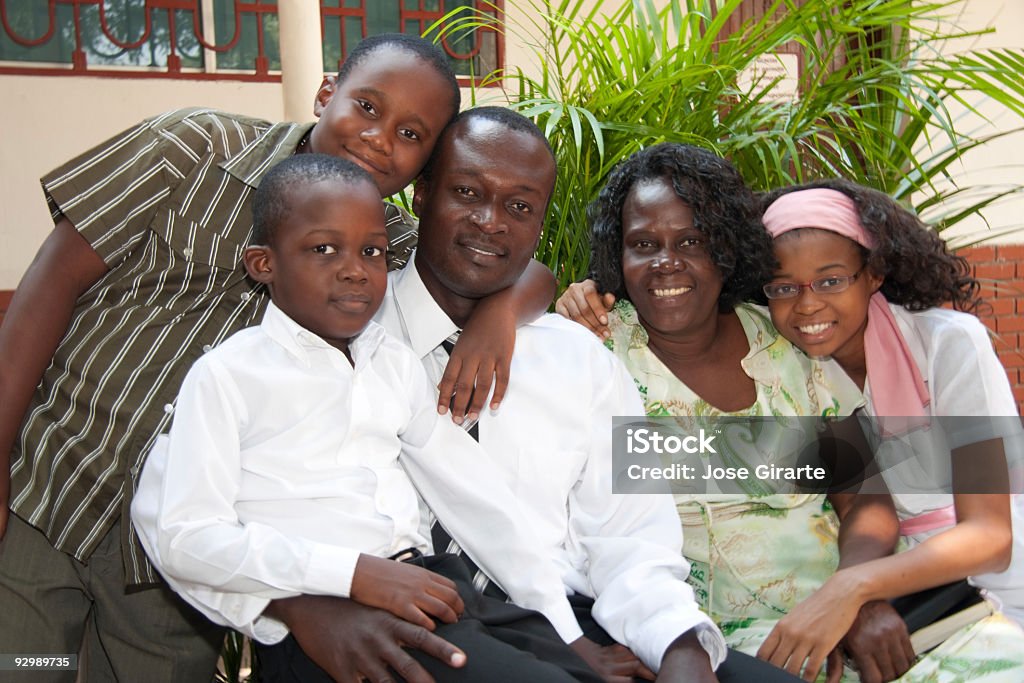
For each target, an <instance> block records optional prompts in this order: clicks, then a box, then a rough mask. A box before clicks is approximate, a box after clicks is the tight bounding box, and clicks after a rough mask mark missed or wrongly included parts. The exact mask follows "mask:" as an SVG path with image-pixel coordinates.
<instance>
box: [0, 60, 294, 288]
mask: <svg viewBox="0 0 1024 683" xmlns="http://www.w3.org/2000/svg"><path fill="white" fill-rule="evenodd" d="M0 93H3V100H4V106H3V108H2V109H0V130H2V131H3V144H2V145H0V188H2V189H0V199H2V206H3V209H2V216H3V218H2V220H0V290H3V289H14V287H15V286H16V285H17V283H18V280H20V279H21V275H22V273H23V272H24V271H25V268H26V267H27V266H28V264H29V263H30V262H31V260H32V257H33V255H34V254H35V252H36V250H37V249H38V247H39V245H40V244H41V243H42V241H43V238H44V237H46V235H47V233H48V232H49V231H50V229H51V228H52V227H53V223H52V222H51V220H50V214H49V212H48V211H47V209H46V201H45V200H44V199H43V192H42V190H41V189H40V187H39V177H40V176H41V175H43V174H44V173H46V172H47V171H49V170H50V169H52V168H53V167H54V166H57V165H58V164H60V163H62V162H64V161H65V160H67V159H70V158H72V157H73V156H75V155H76V154H79V153H81V152H84V151H85V150H86V149H88V148H90V147H92V146H93V145H95V144H97V143H99V142H101V141H103V140H105V139H106V138H108V137H110V136H111V135H113V134H115V133H117V132H118V131H120V130H123V129H124V128H127V127H129V126H131V125H133V124H134V123H136V122H138V121H140V120H141V119H143V118H145V117H147V116H151V115H153V114H158V113H160V112H162V111H165V110H168V109H174V108H176V107H185V106H193V105H201V106H212V107H218V108H221V109H227V110H229V111H235V112H239V113H244V114H250V115H253V116H261V117H266V118H269V119H272V120H277V119H280V117H281V109H282V105H281V94H280V86H279V85H277V84H263V83H260V84H243V83H237V82H233V81H221V82H205V81H203V82H200V81H177V80H167V79H153V80H143V79H103V78H85V77H57V76H46V77H43V76H34V77H29V76H0ZM312 106H313V94H312V93H310V118H311V119H312Z"/></svg>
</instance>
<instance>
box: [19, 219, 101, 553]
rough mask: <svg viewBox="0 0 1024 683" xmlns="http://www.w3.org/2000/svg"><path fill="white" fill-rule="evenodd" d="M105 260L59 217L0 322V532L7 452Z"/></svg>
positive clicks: (97, 278) (69, 222) (99, 274)
mask: <svg viewBox="0 0 1024 683" xmlns="http://www.w3.org/2000/svg"><path fill="white" fill-rule="evenodd" d="M107 270H108V268H107V264H106V263H104V261H103V259H102V258H100V255H99V254H97V253H96V252H95V251H94V250H93V248H92V247H91V246H89V243H88V242H87V241H86V240H85V238H84V237H82V235H81V234H79V232H78V231H77V230H76V229H75V226H74V225H72V224H71V221H70V220H68V219H67V218H65V217H61V218H60V220H58V221H57V224H56V225H55V226H54V228H53V232H51V233H50V235H49V236H48V237H47V238H46V240H45V241H44V242H43V245H42V246H41V247H40V248H39V252H38V253H37V254H36V257H35V259H34V260H33V261H32V264H31V265H30V266H29V267H28V270H27V271H25V275H24V277H22V279H21V283H20V284H19V285H18V289H17V290H16V291H15V292H14V298H13V299H12V300H11V305H10V308H9V309H8V310H7V314H6V315H5V316H4V321H3V324H2V325H0V538H3V535H4V533H5V532H6V530H7V518H8V514H9V511H8V505H9V503H10V486H11V479H10V476H11V467H10V454H11V448H12V447H13V445H14V440H15V439H16V438H17V435H18V430H19V428H20V427H21V423H22V420H23V419H24V417H25V411H26V410H28V405H29V402H30V401H31V399H32V393H33V391H35V388H36V386H37V385H38V384H39V380H40V379H41V378H42V376H43V372H44V371H45V370H46V368H47V367H48V366H49V364H50V361H51V360H52V359H53V354H54V352H55V351H56V350H57V346H58V345H59V344H60V340H61V339H62V338H63V337H64V334H65V332H67V329H68V325H69V324H70V322H71V315H72V313H73V312H74V310H75V302H76V301H77V300H78V297H80V296H81V295H82V293H83V292H85V291H86V290H87V289H89V287H91V286H92V285H93V284H95V283H96V282H97V281H98V280H99V279H100V278H101V277H103V276H104V275H105V274H106V273H107Z"/></svg>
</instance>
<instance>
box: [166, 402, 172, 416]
mask: <svg viewBox="0 0 1024 683" xmlns="http://www.w3.org/2000/svg"><path fill="white" fill-rule="evenodd" d="M164 412H165V413H167V414H168V415H170V414H171V413H173V412H174V406H173V405H171V404H170V403H167V404H165V405H164Z"/></svg>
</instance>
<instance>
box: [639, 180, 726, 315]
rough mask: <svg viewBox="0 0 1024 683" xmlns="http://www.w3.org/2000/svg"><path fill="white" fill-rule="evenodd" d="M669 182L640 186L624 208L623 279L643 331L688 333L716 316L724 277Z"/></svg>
mask: <svg viewBox="0 0 1024 683" xmlns="http://www.w3.org/2000/svg"><path fill="white" fill-rule="evenodd" d="M693 223H694V219H693V209H692V208H691V207H690V206H689V205H688V204H686V203H685V202H684V201H683V200H682V199H680V198H679V196H678V195H677V194H676V192H675V190H674V189H673V187H672V182H671V180H669V179H668V178H655V179H650V180H643V181H640V182H638V183H636V184H635V185H633V187H632V189H631V190H630V191H629V194H628V195H627V196H626V201H625V202H624V203H623V206H622V278H623V282H624V284H625V287H626V292H627V293H628V295H629V300H630V301H632V302H633V305H634V306H635V307H636V310H637V313H638V315H639V316H640V319H641V321H643V323H644V327H647V328H648V329H649V330H654V331H657V332H659V333H661V334H672V333H679V332H686V331H692V330H693V328H694V327H695V326H697V325H699V324H700V323H702V322H705V321H707V320H713V319H714V318H715V316H716V314H717V312H718V297H719V294H721V291H722V275H721V273H720V272H719V270H718V268H717V267H716V266H715V264H714V263H713V261H712V260H711V256H710V255H709V254H708V251H707V244H706V239H705V236H704V234H703V233H702V232H701V231H700V230H698V229H697V228H696V227H694V224H693Z"/></svg>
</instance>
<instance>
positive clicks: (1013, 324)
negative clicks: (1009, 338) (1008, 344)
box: [996, 315, 1024, 334]
mask: <svg viewBox="0 0 1024 683" xmlns="http://www.w3.org/2000/svg"><path fill="white" fill-rule="evenodd" d="M1021 330H1024V316H1020V315H1013V316H1006V317H1003V318H999V319H997V320H996V332H998V333H1000V334H1002V333H1003V332H1020V331H1021Z"/></svg>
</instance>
